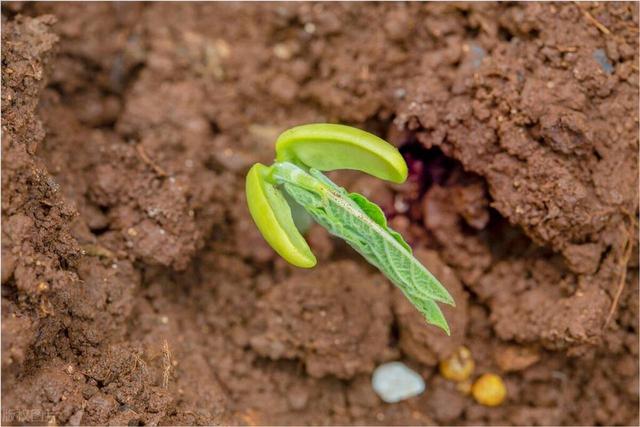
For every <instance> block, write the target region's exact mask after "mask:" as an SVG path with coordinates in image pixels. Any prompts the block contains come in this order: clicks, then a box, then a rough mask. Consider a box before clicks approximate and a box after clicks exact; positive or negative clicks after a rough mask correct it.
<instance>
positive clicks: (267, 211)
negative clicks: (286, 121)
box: [246, 124, 455, 334]
mask: <svg viewBox="0 0 640 427" xmlns="http://www.w3.org/2000/svg"><path fill="white" fill-rule="evenodd" d="M336 169H352V170H358V171H361V172H364V173H367V174H369V175H373V176H375V177H377V178H380V179H384V180H387V181H391V182H395V183H402V182H404V181H405V180H406V178H407V165H406V163H405V161H404V159H403V158H402V156H401V155H400V152H399V151H398V150H397V149H396V148H395V147H393V146H392V145H391V144H389V143H387V142H386V141H384V140H383V139H380V138H378V137H377V136H375V135H372V134H370V133H368V132H364V131H362V130H359V129H355V128H352V127H349V126H342V125H335V124H309V125H303V126H298V127H294V128H292V129H289V130H287V131H285V132H284V133H282V134H281V135H280V136H279V137H278V140H277V141H276V161H275V162H274V163H273V164H272V165H271V166H265V165H263V164H260V163H257V164H255V165H253V167H251V169H250V170H249V173H248V174H247V183H246V192H247V202H248V205H249V211H250V212H251V216H252V217H253V220H254V221H255V223H256V225H257V226H258V229H259V230H260V232H261V233H262V235H263V236H264V238H265V240H266V241H267V242H268V243H269V244H270V245H271V247H272V248H273V249H274V250H275V251H276V252H277V253H278V254H280V256H282V257H283V258H284V259H285V260H287V261H288V262H289V263H291V264H293V265H295V266H298V267H302V268H311V267H313V266H315V265H316V258H315V256H314V255H313V253H312V252H311V249H310V248H309V245H308V244H307V242H306V241H305V239H304V237H303V236H302V234H301V233H300V231H298V228H297V227H296V224H295V223H294V220H293V216H292V210H291V206H290V205H289V203H288V201H287V200H288V199H289V200H292V201H294V202H295V203H297V204H298V205H299V206H301V207H302V208H303V209H304V211H306V212H307V213H308V214H309V215H310V216H311V217H312V218H313V219H314V220H315V221H316V222H317V223H319V224H320V225H322V226H323V227H324V228H326V229H327V230H328V231H329V232H330V233H331V234H333V235H335V236H337V237H339V238H341V239H343V240H345V241H346V242H347V243H348V244H349V245H350V246H351V247H353V248H354V249H355V250H356V251H358V252H359V253H360V254H361V255H362V256H363V257H364V258H365V259H366V260H367V261H368V262H369V263H371V264H373V265H374V266H376V267H377V268H378V269H379V270H380V271H381V272H382V273H383V274H384V275H385V276H386V277H387V278H389V280H391V281H392V282H393V283H394V284H395V285H396V286H398V287H399V288H400V289H401V290H402V292H403V293H404V295H405V296H406V297H407V298H408V299H409V301H411V303H413V305H414V306H415V307H416V308H417V309H418V310H419V311H420V312H421V313H422V314H423V315H424V316H425V319H426V321H427V323H430V324H432V325H435V326H437V327H440V328H442V329H443V330H444V331H445V332H446V333H447V334H449V326H448V324H447V321H446V319H445V318H444V315H443V314H442V311H441V310H440V307H439V306H438V305H437V303H438V302H440V303H444V304H449V305H455V303H454V301H453V298H451V295H449V292H447V290H446V289H445V288H444V286H442V284H440V282H439V281H438V280H437V279H436V278H435V277H434V276H433V275H432V274H431V273H430V272H429V271H428V270H427V269H426V268H425V267H424V266H423V265H422V264H420V262H419V261H418V260H417V259H416V258H415V257H414V256H413V254H412V251H411V247H410V246H409V245H408V244H407V242H405V241H404V239H403V238H402V236H401V235H400V234H399V233H398V232H396V231H394V230H393V229H391V228H390V227H389V226H388V225H387V219H386V218H385V216H384V213H383V212H382V210H381V209H380V207H379V206H378V205H376V204H375V203H373V202H371V201H369V200H367V198H366V197H364V196H363V195H361V194H357V193H349V192H347V191H346V190H345V189H344V188H342V187H339V186H338V185H336V184H335V183H333V182H332V181H331V180H330V179H329V178H327V177H326V176H325V175H324V174H323V173H322V172H325V171H332V170H336ZM285 195H286V196H287V197H285Z"/></svg>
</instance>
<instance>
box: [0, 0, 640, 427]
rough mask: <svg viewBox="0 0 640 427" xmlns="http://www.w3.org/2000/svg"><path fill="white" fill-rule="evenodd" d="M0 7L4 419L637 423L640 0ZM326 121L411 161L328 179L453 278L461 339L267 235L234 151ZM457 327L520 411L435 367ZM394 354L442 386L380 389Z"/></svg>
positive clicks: (251, 152) (334, 252)
mask: <svg viewBox="0 0 640 427" xmlns="http://www.w3.org/2000/svg"><path fill="white" fill-rule="evenodd" d="M2 24H3V25H2V42H3V49H2V60H3V67H2V225H3V227H2V350H3V351H2V396H3V419H4V416H5V414H7V415H9V416H11V414H17V413H20V412H19V411H21V410H23V409H25V408H33V409H37V410H38V411H40V413H39V415H37V416H38V417H39V418H37V419H35V420H34V419H31V420H27V419H22V418H20V419H18V418H17V416H16V418H15V419H12V420H8V421H7V423H8V424H12V423H13V424H26V423H29V422H32V423H37V424H72V425H83V424H87V425H89V424H99V425H107V424H115V425H124V424H130V425H135V424H151V425H156V424H173V425H187V424H188V425H191V424H207V425H212V424H234V425H239V424H243V425H245V424H252V425H290V424H296V425H300V424H309V425H318V424H338V425H347V424H360V425H433V424H468V425H480V424H495V425H505V424H524V425H528V424H540V425H547V424H549V425H550V424H554V425H560V424H581V425H593V424H607V425H609V424H616V425H617V424H620V425H638V392H637V390H638V366H637V363H635V362H636V361H637V359H638V347H639V344H638V323H637V319H638V274H637V265H638V264H637V253H638V252H637V244H636V242H637V239H636V237H637V233H638V231H637V221H635V220H633V218H637V207H638V191H637V189H638V174H637V170H638V169H637V168H638V166H637V165H638V157H637V152H638V139H637V128H638V120H637V117H638V67H637V64H638V41H637V31H636V28H637V26H638V7H637V4H633V3H584V4H578V5H576V4H573V3H563V4H538V3H518V4H510V3H474V4H444V3H437V4H424V3H408V4H393V3H375V4H374V3H371V4H362V3H335V4H311V3H300V4H294V3H282V4H277V5H276V4H242V5H238V4H229V3H220V4H213V3H212V4H205V3H180V4H178V3H176V4H172V5H170V7H167V6H165V5H158V4H149V3H131V4H118V3H86V4H79V3H73V4H69V3H7V4H3V8H2ZM322 121H330V122H341V123H348V124H353V125H356V126H358V127H361V128H365V129H369V130H371V131H374V132H375V133H377V134H379V135H380V136H383V137H385V136H386V137H388V138H389V140H390V141H391V142H392V143H393V144H395V145H396V146H398V147H399V148H400V149H401V151H402V153H403V154H404V155H405V157H406V159H407V162H408V164H409V168H410V171H411V176H410V179H409V181H408V182H407V183H406V184H404V185H401V186H395V185H387V184H381V183H380V182H379V181H377V180H371V179H369V178H362V176H361V175H359V174H351V175H349V174H338V175H337V176H336V180H337V181H338V182H340V183H341V184H342V185H345V187H346V188H349V189H350V190H351V191H361V192H363V193H366V194H367V196H368V197H369V196H370V197H371V198H372V199H373V200H375V201H376V202H380V204H381V205H382V206H383V208H384V209H385V213H387V214H389V216H390V217H391V218H390V222H391V224H392V225H393V226H394V227H396V228H397V229H398V230H400V231H401V232H402V233H403V234H405V235H406V237H407V240H408V241H409V242H410V243H411V245H412V246H413V247H414V248H416V253H417V254H419V255H420V256H421V257H422V259H423V261H424V262H425V264H426V265H427V266H428V267H429V268H430V269H432V271H433V272H434V273H436V275H437V276H438V277H440V278H441V279H442V280H443V281H444V282H445V284H446V285H447V286H448V287H449V288H450V290H451V292H452V293H453V294H454V297H455V298H456V302H457V308H456V309H455V310H453V311H451V310H450V311H447V312H446V315H447V317H448V319H449V320H450V324H451V325H452V332H453V336H452V338H451V339H447V338H445V337H444V335H438V336H436V335H437V334H438V333H437V331H436V332H434V331H432V330H431V328H429V327H428V326H426V325H425V323H424V319H422V318H421V316H420V315H419V313H417V312H416V311H415V309H413V307H411V306H410V305H409V304H408V303H407V302H406V301H405V300H404V299H403V298H400V295H399V293H398V292H397V291H396V290H394V288H393V287H392V286H391V285H390V284H389V283H388V282H387V281H386V280H385V279H384V278H382V277H381V276H380V275H379V274H377V273H373V270H371V269H370V268H369V267H367V266H366V265H365V263H364V261H363V260H361V259H360V258H358V257H357V256H356V255H355V254H354V253H353V251H351V250H350V249H349V248H348V247H346V246H345V245H344V244H341V243H339V242H337V241H335V240H333V239H332V238H330V237H328V236H327V235H326V233H324V232H323V231H322V230H319V229H312V230H311V232H310V234H309V240H310V241H311V244H312V246H313V249H314V251H316V252H317V254H318V255H319V256H318V258H319V260H321V261H320V263H319V266H318V267H317V268H316V269H315V270H312V271H309V272H301V271H298V270H296V269H293V268H291V267H289V266H287V265H286V263H285V262H284V261H282V260H280V259H279V258H278V257H276V256H275V254H274V253H273V251H271V250H270V249H269V248H268V246H267V245H266V244H265V243H264V241H263V240H262V238H261V237H260V235H259V234H258V232H257V230H256V228H255V227H254V226H253V223H252V222H251V218H250V216H249V214H248V212H247V210H246V207H245V200H244V199H243V196H242V193H243V182H244V181H243V179H244V174H245V173H246V170H247V169H248V167H249V166H250V165H251V164H252V163H254V162H256V161H260V162H263V163H269V162H271V161H272V159H273V141H274V139H275V138H276V137H277V135H278V134H279V132H281V131H282V130H284V129H286V128H287V127H289V126H293V125H296V124H300V123H307V122H322ZM629 242H632V243H629ZM627 267H629V268H628V270H627ZM623 272H625V273H626V274H623ZM345 295H347V297H345ZM617 295H619V298H616V296H617ZM614 299H615V300H616V301H617V303H616V304H615V306H614V304H613V303H612V301H613V300H614ZM445 310H447V308H445ZM323 313H324V314H323ZM605 323H606V325H605ZM345 325H346V326H345ZM429 331H431V332H429ZM431 333H435V334H436V335H433V336H431V335H429V334H431ZM396 334H397V336H396ZM453 343H455V345H453ZM460 344H464V345H465V346H466V347H468V348H469V349H470V351H471V353H472V356H473V357H474V360H475V361H476V365H477V366H476V373H477V374H482V373H485V372H497V373H500V375H501V376H502V377H503V378H504V380H505V383H506V385H507V388H508V393H509V399H508V402H507V403H506V404H504V405H502V406H500V407H497V408H486V407H482V406H480V405H477V404H475V403H474V402H473V400H472V399H471V398H469V397H467V396H465V395H464V394H456V393H458V390H457V389H456V388H455V384H453V383H450V382H448V381H444V380H443V379H442V378H441V377H440V376H439V375H438V374H437V373H436V369H435V368H434V364H435V363H436V362H437V360H438V359H440V358H442V357H446V356H447V355H448V353H449V352H450V351H453V350H455V348H457V347H458V346H459V345H460ZM389 360H402V361H403V362H404V363H406V364H408V365H409V366H411V368H412V369H413V370H415V371H416V372H419V373H420V374H421V375H422V376H423V378H424V379H425V381H426V382H427V386H426V392H425V393H424V394H423V395H421V396H419V397H415V398H412V399H408V400H407V401H403V402H400V403H398V404H395V405H386V404H383V403H382V402H381V401H380V400H379V399H378V398H377V396H376V395H375V394H374V392H373V390H372V389H371V384H370V373H371V371H372V369H373V368H374V367H375V366H376V365H378V364H379V363H381V362H384V361H389ZM5 408H6V409H7V412H6V413H5ZM11 411H14V412H11ZM15 411H18V412H15ZM42 414H45V415H47V417H46V419H44V418H43V417H44V416H43V415H42Z"/></svg>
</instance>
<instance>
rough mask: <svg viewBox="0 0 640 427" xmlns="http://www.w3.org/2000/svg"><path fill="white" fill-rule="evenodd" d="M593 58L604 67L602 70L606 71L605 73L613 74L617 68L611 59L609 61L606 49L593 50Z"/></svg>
mask: <svg viewBox="0 0 640 427" xmlns="http://www.w3.org/2000/svg"><path fill="white" fill-rule="evenodd" d="M593 59H595V60H596V62H597V63H598V64H599V65H600V67H601V68H602V71H604V72H605V73H607V74H612V73H613V72H614V70H615V68H614V67H613V65H612V64H611V61H609V58H608V57H607V54H606V52H605V51H604V49H596V50H595V51H594V52H593Z"/></svg>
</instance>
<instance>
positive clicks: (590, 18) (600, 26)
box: [574, 2, 611, 35]
mask: <svg viewBox="0 0 640 427" xmlns="http://www.w3.org/2000/svg"><path fill="white" fill-rule="evenodd" d="M574 3H575V4H576V7H578V9H580V10H581V11H582V14H583V15H584V17H585V18H587V21H589V22H591V23H592V24H593V25H595V26H596V28H597V29H599V30H600V31H602V33H604V34H606V35H610V34H611V31H609V29H608V28H607V27H605V26H604V25H603V24H602V23H601V22H600V21H598V20H597V19H596V18H594V17H593V15H592V14H591V13H589V12H588V11H586V10H583V9H582V8H581V7H580V6H578V4H577V3H578V2H574Z"/></svg>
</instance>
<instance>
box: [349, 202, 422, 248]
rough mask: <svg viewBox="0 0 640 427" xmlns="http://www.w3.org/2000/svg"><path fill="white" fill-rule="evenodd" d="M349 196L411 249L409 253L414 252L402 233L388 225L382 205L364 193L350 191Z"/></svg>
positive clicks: (403, 244) (405, 246)
mask: <svg viewBox="0 0 640 427" xmlns="http://www.w3.org/2000/svg"><path fill="white" fill-rule="evenodd" d="M349 198H350V199H351V200H353V201H354V202H356V204H357V205H358V206H359V207H360V209H362V210H363V211H364V213H366V214H367V215H368V216H369V218H371V219H372V220H374V221H375V222H376V223H377V224H378V225H379V226H380V227H382V228H384V229H385V230H387V232H388V233H389V234H391V235H392V236H393V238H394V239H396V240H397V241H398V243H400V244H401V245H402V246H404V248H405V249H406V250H407V251H409V253H413V250H412V249H411V246H409V244H408V243H407V242H406V241H405V240H404V238H403V237H402V235H401V234H400V233H398V232H397V231H395V230H394V229H392V228H391V227H389V226H388V225H387V217H386V216H384V212H382V209H380V206H378V205H376V204H375V203H373V202H372V201H370V200H369V199H367V198H366V197H365V196H363V195H362V194H358V193H350V194H349Z"/></svg>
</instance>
